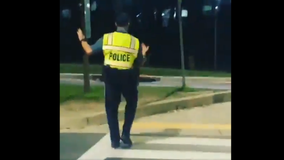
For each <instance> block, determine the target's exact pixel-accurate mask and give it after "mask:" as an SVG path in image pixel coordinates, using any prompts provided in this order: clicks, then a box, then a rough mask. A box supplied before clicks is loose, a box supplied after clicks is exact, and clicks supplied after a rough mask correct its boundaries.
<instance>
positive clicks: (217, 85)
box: [60, 78, 231, 90]
mask: <svg viewBox="0 0 284 160" xmlns="http://www.w3.org/2000/svg"><path fill="white" fill-rule="evenodd" d="M60 83H61V84H74V85H83V84H84V82H83V80H80V79H71V78H61V79H60ZM90 83H91V85H103V82H100V81H91V82H90ZM140 86H154V87H180V86H181V81H177V80H176V79H175V78H173V79H172V80H166V81H163V80H161V81H160V82H140ZM187 86H189V87H191V88H199V89H215V90H231V83H228V82H208V81H189V82H187Z"/></svg>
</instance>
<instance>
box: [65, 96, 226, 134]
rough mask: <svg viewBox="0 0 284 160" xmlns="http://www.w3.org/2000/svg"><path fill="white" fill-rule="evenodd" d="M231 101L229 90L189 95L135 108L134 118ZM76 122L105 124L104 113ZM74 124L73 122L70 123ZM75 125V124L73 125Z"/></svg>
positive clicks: (83, 125) (120, 114) (66, 126)
mask: <svg viewBox="0 0 284 160" xmlns="http://www.w3.org/2000/svg"><path fill="white" fill-rule="evenodd" d="M229 101H231V91H225V92H215V93H208V94H203V95H197V96H189V97H184V98H178V99H170V100H163V101H158V102H153V103H149V104H147V105H144V106H140V107H138V108H137V112H136V118H141V117H145V116H150V115H154V114H159V113H166V112H169V111H173V110H177V109H185V108H193V107H200V106H207V105H211V104H214V103H221V102H229ZM118 119H119V121H122V120H123V119H124V108H123V109H121V110H119V116H118ZM75 123H76V128H78V127H79V128H83V127H86V126H89V125H101V124H106V123H107V119H106V114H105V112H101V113H99V114H96V115H95V116H92V117H86V118H84V119H82V120H80V121H78V122H75ZM72 126H74V123H73V124H72ZM72 126H68V125H65V126H64V127H60V129H63V128H73V127H72ZM74 127H75V126H74Z"/></svg>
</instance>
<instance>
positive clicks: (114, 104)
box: [77, 13, 149, 148]
mask: <svg viewBox="0 0 284 160" xmlns="http://www.w3.org/2000/svg"><path fill="white" fill-rule="evenodd" d="M129 24H130V23H129V17H128V15H127V14H125V13H121V14H119V15H118V16H117V17H116V21H115V25H116V26H117V30H116V31H115V32H112V33H107V34H104V35H103V37H101V38H100V39H99V40H97V42H96V43H95V44H93V45H91V46H90V45H89V44H88V43H87V42H86V40H85V36H84V35H83V33H82V31H81V30H80V29H79V30H78V32H77V34H78V38H79V40H80V41H81V44H82V47H83V49H84V51H85V52H86V54H87V55H91V54H98V53H102V52H101V51H103V54H104V67H103V73H104V83H105V110H106V114H107V120H108V125H109V129H110V139H111V146H112V148H118V147H120V140H121V141H122V142H123V146H124V147H131V146H132V141H131V139H130V130H131V126H132V123H133V120H134V118H135V112H136V108H137V101H138V89H137V88H138V83H139V81H138V76H139V73H138V71H139V67H140V66H142V65H143V63H144V62H145V61H146V58H145V55H146V52H147V51H148V49H149V46H146V45H145V44H144V43H142V44H140V42H139V40H138V39H137V38H136V37H134V36H132V35H130V34H128V33H127V30H128V27H129ZM121 94H122V95H123V96H124V98H125V100H126V103H127V104H126V106H125V118H124V125H123V130H122V134H121V136H120V133H119V124H118V107H119V104H120V102H121Z"/></svg>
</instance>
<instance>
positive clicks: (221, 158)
mask: <svg viewBox="0 0 284 160" xmlns="http://www.w3.org/2000/svg"><path fill="white" fill-rule="evenodd" d="M111 157H115V158H137V159H139V158H140V159H157V160H167V159H170V160H173V159H177V160H189V159H194V160H204V159H218V160H230V159H231V154H230V153H215V152H197V151H157V150H114V152H112V154H111Z"/></svg>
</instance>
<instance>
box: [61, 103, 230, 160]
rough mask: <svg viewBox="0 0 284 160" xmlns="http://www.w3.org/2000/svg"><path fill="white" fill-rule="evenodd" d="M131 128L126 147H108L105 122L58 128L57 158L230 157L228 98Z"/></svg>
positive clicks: (215, 159) (143, 120) (187, 159)
mask: <svg viewBox="0 0 284 160" xmlns="http://www.w3.org/2000/svg"><path fill="white" fill-rule="evenodd" d="M121 124H122V123H121ZM132 128H133V129H132V140H133V142H134V145H133V147H132V148H131V149H128V150H125V149H117V150H114V149H112V148H111V147H110V140H109V135H108V134H107V133H108V126H107V125H100V126H90V127H86V128H84V129H77V130H76V129H75V130H65V131H63V130H62V131H61V133H60V160H231V103H230V102H226V103H221V104H214V105H210V106H204V107H196V108H193V109H186V110H180V111H176V112H170V113H165V114H158V115H153V116H148V117H143V118H140V119H137V120H136V121H135V122H134V124H133V127H132Z"/></svg>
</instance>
